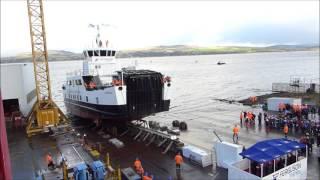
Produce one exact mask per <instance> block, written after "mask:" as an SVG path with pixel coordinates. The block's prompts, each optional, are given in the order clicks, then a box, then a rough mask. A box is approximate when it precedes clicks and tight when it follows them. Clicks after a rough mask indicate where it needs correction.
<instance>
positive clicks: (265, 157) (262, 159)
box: [240, 139, 306, 177]
mask: <svg viewBox="0 0 320 180" xmlns="http://www.w3.org/2000/svg"><path fill="white" fill-rule="evenodd" d="M305 147H306V145H305V144H301V143H299V142H297V141H293V140H288V139H270V140H264V141H260V142H258V143H256V144H255V145H253V146H251V147H250V148H248V149H246V150H244V151H243V152H241V153H240V155H241V156H243V157H244V158H247V159H249V163H250V161H255V162H258V163H259V164H260V166H261V172H260V176H261V177H263V170H262V169H263V163H267V162H270V161H273V171H275V170H276V168H275V159H277V158H279V157H281V156H283V155H286V154H288V153H291V152H293V151H296V150H299V149H302V148H305ZM296 160H297V153H296ZM286 164H287V158H285V166H286ZM250 167H251V166H250V165H249V172H251V168H250Z"/></svg>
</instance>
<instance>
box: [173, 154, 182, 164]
mask: <svg viewBox="0 0 320 180" xmlns="http://www.w3.org/2000/svg"><path fill="white" fill-rule="evenodd" d="M174 160H175V161H176V164H182V163H183V158H182V156H181V155H179V154H177V155H176V157H175V158H174Z"/></svg>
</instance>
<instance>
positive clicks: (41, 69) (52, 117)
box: [26, 0, 67, 136]
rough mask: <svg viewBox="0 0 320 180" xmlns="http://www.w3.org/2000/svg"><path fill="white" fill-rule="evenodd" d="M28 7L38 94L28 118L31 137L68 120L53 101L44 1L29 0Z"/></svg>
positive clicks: (28, 131)
mask: <svg viewBox="0 0 320 180" xmlns="http://www.w3.org/2000/svg"><path fill="white" fill-rule="evenodd" d="M27 6H28V16H29V26H30V36H31V46H32V62H33V66H34V76H35V82H36V93H37V102H36V103H35V104H34V106H33V108H32V111H31V112H30V113H29V115H28V117H27V121H28V125H27V128H26V131H27V134H28V136H31V135H33V134H35V133H38V132H42V131H44V130H45V129H46V128H47V127H51V126H57V125H59V124H61V123H62V122H66V121H67V118H66V116H65V115H64V114H63V112H62V111H61V110H60V109H59V107H58V106H57V105H56V104H55V103H54V102H53V100H52V94H51V87H50V76H49V64H48V51H47V42H46V31H45V26H44V15H43V4H42V0H27Z"/></svg>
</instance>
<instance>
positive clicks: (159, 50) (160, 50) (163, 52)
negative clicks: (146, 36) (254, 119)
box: [1, 45, 319, 63]
mask: <svg viewBox="0 0 320 180" xmlns="http://www.w3.org/2000/svg"><path fill="white" fill-rule="evenodd" d="M312 50H319V45H276V46H269V47H243V46H213V47H198V46H185V45H174V46H156V47H151V48H146V49H135V50H124V51H119V52H118V53H117V57H118V58H128V57H160V56H189V55H209V54H233V53H255V52H287V51H312ZM48 57H49V61H67V60H68V61H70V60H81V59H83V56H82V54H81V53H74V52H69V51H56V50H50V51H49V55H48ZM31 61H32V60H31V53H24V54H18V55H17V56H12V57H1V63H21V62H31Z"/></svg>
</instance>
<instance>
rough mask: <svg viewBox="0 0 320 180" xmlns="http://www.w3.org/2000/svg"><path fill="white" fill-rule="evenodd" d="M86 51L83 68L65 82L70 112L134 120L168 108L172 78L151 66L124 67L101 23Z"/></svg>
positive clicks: (64, 93)
mask: <svg viewBox="0 0 320 180" xmlns="http://www.w3.org/2000/svg"><path fill="white" fill-rule="evenodd" d="M93 27H94V28H95V29H96V37H95V38H94V39H93V41H92V43H91V47H90V48H87V49H85V50H84V51H83V56H84V60H83V64H82V65H83V66H82V70H79V71H77V72H71V73H68V74H67V79H66V83H65V84H63V86H62V89H63V96H64V103H65V107H66V110H67V112H68V113H70V114H72V115H75V116H78V117H81V118H86V119H94V120H117V121H131V120H139V119H142V118H143V117H146V116H149V115H152V114H155V113H158V112H162V111H168V110H169V106H170V98H169V89H170V86H171V78H170V77H169V76H164V75H163V74H161V73H160V72H156V71H152V70H143V69H142V70H137V69H136V67H126V68H121V65H120V62H119V59H117V58H116V54H117V50H116V48H113V47H112V46H110V43H109V40H108V39H107V38H104V37H103V36H102V35H101V33H100V29H101V26H99V25H95V26H93Z"/></svg>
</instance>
